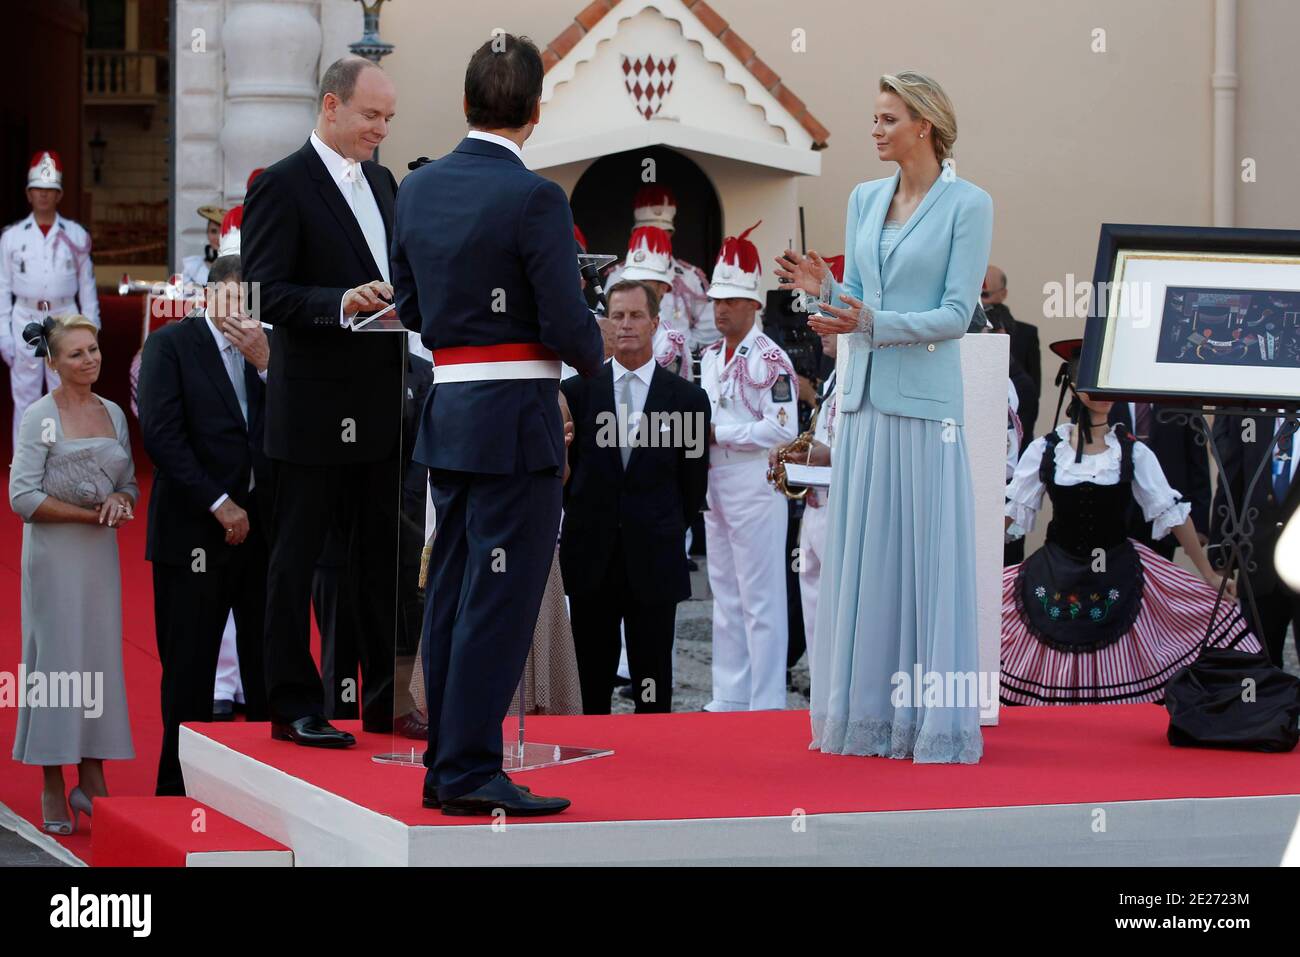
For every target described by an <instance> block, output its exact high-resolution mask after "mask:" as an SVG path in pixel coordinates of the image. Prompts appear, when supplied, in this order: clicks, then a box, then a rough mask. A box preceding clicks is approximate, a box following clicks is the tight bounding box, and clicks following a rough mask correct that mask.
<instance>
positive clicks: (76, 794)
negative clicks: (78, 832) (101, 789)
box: [68, 786, 95, 830]
mask: <svg viewBox="0 0 1300 957" xmlns="http://www.w3.org/2000/svg"><path fill="white" fill-rule="evenodd" d="M68 807H70V808H72V827H73V829H74V830H75V829H76V827H77V824H78V823H79V821H80V819H81V815H82V814H84V815H86V817H93V816H94V813H95V810H94V802H93V801H92V800H91V798H90V797H89V796H88V795H87V794H86V792H85V791H83V790H81V788H80V787H79V786H78V787H75V788H73V789H72V790H71V791H70V792H68Z"/></svg>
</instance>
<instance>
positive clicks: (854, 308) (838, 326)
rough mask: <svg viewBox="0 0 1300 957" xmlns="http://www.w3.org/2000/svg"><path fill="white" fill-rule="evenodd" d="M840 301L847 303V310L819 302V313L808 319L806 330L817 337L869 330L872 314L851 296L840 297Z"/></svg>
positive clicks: (863, 304)
mask: <svg viewBox="0 0 1300 957" xmlns="http://www.w3.org/2000/svg"><path fill="white" fill-rule="evenodd" d="M840 301H841V302H846V303H848V308H847V309H846V308H842V307H840V306H832V305H831V304H830V303H828V302H819V303H818V304H817V308H818V310H819V313H818V314H814V315H811V316H809V317H808V328H809V329H811V330H812V331H813V332H815V333H817V334H818V335H819V336H826V335H832V334H838V335H843V334H845V333H848V332H866V331H867V330H868V329H870V328H871V325H870V323H871V318H872V313H871V310H870V309H869V308H868V307H867V305H866V304H865V303H863V302H862V300H860V299H854V298H853V297H852V296H840Z"/></svg>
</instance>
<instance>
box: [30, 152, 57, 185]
mask: <svg viewBox="0 0 1300 957" xmlns="http://www.w3.org/2000/svg"><path fill="white" fill-rule="evenodd" d="M27 188H28V189H57V190H59V191H60V192H62V191H63V163H62V161H61V160H60V159H59V154H58V153H56V152H54V150H40V151H39V152H36V153H33V154H32V161H31V162H30V163H29V164H28V165H27Z"/></svg>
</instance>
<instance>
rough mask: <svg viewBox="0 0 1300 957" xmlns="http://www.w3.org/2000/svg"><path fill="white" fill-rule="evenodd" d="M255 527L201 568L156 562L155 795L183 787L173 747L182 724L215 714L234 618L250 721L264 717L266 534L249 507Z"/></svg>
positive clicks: (181, 792)
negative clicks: (159, 723)
mask: <svg viewBox="0 0 1300 957" xmlns="http://www.w3.org/2000/svg"><path fill="white" fill-rule="evenodd" d="M250 519H251V524H252V526H253V530H252V531H250V533H249V536H248V538H246V539H245V540H244V541H243V543H242V544H240V545H238V546H237V547H235V548H233V549H230V551H229V555H228V557H227V560H225V561H222V562H221V563H220V564H217V563H212V564H207V565H205V566H202V567H196V566H195V565H165V564H161V563H159V562H154V566H153V603H154V626H155V629H156V630H157V636H158V658H159V660H160V661H161V662H162V720H163V741H162V756H161V757H160V758H159V760H158V787H157V793H158V794H159V795H179V794H184V793H185V782H184V779H183V778H182V776H181V765H180V757H179V755H178V753H177V749H178V747H179V739H180V726H181V724H182V723H183V722H186V721H211V720H212V685H213V682H214V681H215V680H216V676H217V658H218V656H219V655H220V653H221V636H222V634H223V633H224V632H225V630H226V619H227V617H229V615H230V613H231V612H232V611H233V612H234V616H235V635H236V645H237V647H238V650H239V672H240V677H241V679H242V680H243V683H244V699H245V702H246V703H247V707H248V719H249V720H250V721H265V720H266V718H267V698H266V686H265V684H264V682H263V674H262V664H261V663H262V661H263V616H264V613H265V611H266V561H267V554H266V539H265V537H264V536H263V534H262V533H261V531H260V527H259V523H258V518H257V515H256V514H255V513H254V512H252V511H251V510H250Z"/></svg>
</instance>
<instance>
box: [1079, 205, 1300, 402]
mask: <svg viewBox="0 0 1300 957" xmlns="http://www.w3.org/2000/svg"><path fill="white" fill-rule="evenodd" d="M1078 387H1079V390H1080V391H1082V392H1090V393H1097V394H1098V395H1105V396H1106V397H1107V398H1114V399H1133V400H1141V401H1148V402H1191V403H1194V404H1203V405H1248V406H1267V407H1288V406H1298V405H1300V230H1288V229H1230V228H1219V227H1203V226H1138V225H1126V224H1115V223H1104V224H1103V225H1102V227H1101V238H1100V240H1099V242H1098V246H1097V265H1096V269H1095V270H1094V273H1093V291H1092V308H1091V311H1090V315H1089V316H1088V322H1087V326H1086V328H1085V330H1084V341H1083V354H1082V356H1081V357H1080V360H1079V381H1078Z"/></svg>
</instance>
